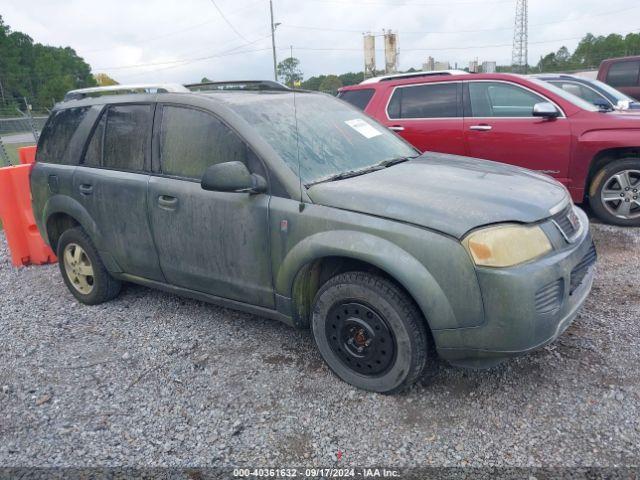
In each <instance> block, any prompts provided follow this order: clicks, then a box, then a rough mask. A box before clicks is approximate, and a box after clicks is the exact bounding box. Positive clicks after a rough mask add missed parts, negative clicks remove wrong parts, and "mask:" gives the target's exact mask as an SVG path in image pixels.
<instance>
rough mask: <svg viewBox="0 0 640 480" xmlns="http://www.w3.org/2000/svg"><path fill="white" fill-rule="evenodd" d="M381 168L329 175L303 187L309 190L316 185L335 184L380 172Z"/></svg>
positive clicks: (374, 167)
mask: <svg viewBox="0 0 640 480" xmlns="http://www.w3.org/2000/svg"><path fill="white" fill-rule="evenodd" d="M383 168H384V167H382V166H379V165H372V166H370V167H365V168H360V169H357V170H349V171H347V172H341V173H336V174H335V175H329V176H328V177H324V178H321V179H319V180H314V181H313V182H309V183H307V184H305V186H306V187H307V188H309V187H312V186H314V185H317V184H318V183H326V182H335V181H337V180H344V179H346V178H352V177H358V176H360V175H364V174H366V173H371V172H375V171H376V170H381V169H383Z"/></svg>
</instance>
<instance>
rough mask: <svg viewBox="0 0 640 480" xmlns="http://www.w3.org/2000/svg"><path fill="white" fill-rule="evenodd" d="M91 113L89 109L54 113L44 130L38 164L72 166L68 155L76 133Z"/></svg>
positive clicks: (74, 109) (72, 160) (77, 108)
mask: <svg viewBox="0 0 640 480" xmlns="http://www.w3.org/2000/svg"><path fill="white" fill-rule="evenodd" d="M88 112H89V107H76V108H67V109H64V110H58V111H56V112H53V113H52V114H51V116H50V117H49V120H47V123H46V125H45V126H44V128H43V129H42V134H41V135H40V142H39V143H38V151H37V152H38V153H37V157H38V158H37V160H38V162H43V163H57V164H63V165H72V164H73V163H75V160H74V159H72V158H70V156H69V155H68V150H69V144H70V143H71V139H72V138H73V135H74V133H75V132H76V130H77V129H78V127H79V126H80V124H81V123H82V121H83V120H84V118H85V117H86V115H87V113H88Z"/></svg>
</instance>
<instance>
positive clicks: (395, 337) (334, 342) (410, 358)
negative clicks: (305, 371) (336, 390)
mask: <svg viewBox="0 0 640 480" xmlns="http://www.w3.org/2000/svg"><path fill="white" fill-rule="evenodd" d="M311 326H312V331H313V336H314V339H315V341H316V344H317V346H318V349H319V350H320V354H321V355H322V358H323V359H324V360H325V362H327V364H328V365H329V368H331V370H332V371H333V372H334V373H335V374H336V375H338V377H340V378H341V379H342V380H344V381H345V382H347V383H350V384H351V385H353V386H355V387H358V388H361V389H363V390H369V391H373V392H379V393H387V394H389V393H395V392H398V391H400V390H403V389H405V388H406V387H408V386H410V385H411V384H413V383H414V382H415V381H416V380H417V379H418V378H419V377H420V374H421V373H422V370H423V369H424V366H425V363H426V360H427V331H426V328H425V324H424V320H423V318H422V315H421V314H420V311H419V310H418V308H417V307H416V305H415V304H414V302H413V301H412V299H411V298H410V297H408V296H407V294H406V293H405V292H403V291H402V290H401V289H400V288H399V287H398V286H397V285H396V284H394V283H393V282H391V281H389V280H387V279H386V278H384V277H381V276H379V275H373V274H370V273H364V272H347V273H342V274H340V275H337V276H335V277H333V278H331V279H330V280H329V281H327V282H326V283H325V284H324V285H323V286H322V287H321V288H320V290H319V291H318V293H317V294H316V297H315V300H314V305H313V312H312V318H311Z"/></svg>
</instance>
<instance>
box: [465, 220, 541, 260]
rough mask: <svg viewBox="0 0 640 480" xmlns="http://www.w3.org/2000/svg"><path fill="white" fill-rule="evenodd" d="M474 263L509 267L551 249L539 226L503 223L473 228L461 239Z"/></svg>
mask: <svg viewBox="0 0 640 480" xmlns="http://www.w3.org/2000/svg"><path fill="white" fill-rule="evenodd" d="M462 244H463V245H464V247H465V248H466V249H467V251H468V252H469V254H471V257H473V261H474V262H475V263H476V265H481V266H483V267H512V266H514V265H519V264H521V263H524V262H528V261H530V260H533V259H534V258H538V257H540V256H542V255H544V254H545V253H548V252H550V251H551V250H552V247H551V243H550V242H549V239H548V238H547V236H546V235H545V233H544V232H543V231H542V229H541V228H540V227H539V226H537V225H536V226H533V227H531V226H526V225H516V224H504V225H498V226H495V227H488V228H483V229H482V230H477V231H475V232H473V233H471V234H470V235H468V236H467V237H465V239H464V240H463V241H462Z"/></svg>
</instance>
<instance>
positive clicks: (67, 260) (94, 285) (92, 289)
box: [57, 227, 122, 305]
mask: <svg viewBox="0 0 640 480" xmlns="http://www.w3.org/2000/svg"><path fill="white" fill-rule="evenodd" d="M57 255H58V265H59V266H60V273H62V279H63V280H64V283H65V284H66V285H67V288H68V289H69V291H70V292H71V293H72V294H73V296H74V297H76V298H77V299H78V301H79V302H81V303H84V304H86V305H97V304H98V303H103V302H106V301H108V300H111V299H113V298H115V297H116V296H118V294H119V293H120V289H121V287H122V283H121V282H120V281H118V280H116V279H115V278H113V277H112V276H111V275H110V274H109V272H108V271H107V269H106V268H105V266H104V264H103V263H102V260H101V259H100V255H98V250H96V247H95V246H94V245H93V242H92V241H91V239H90V238H89V236H88V235H87V234H86V233H85V231H84V230H83V229H82V228H80V227H76V228H72V229H70V230H66V231H65V232H64V233H63V234H62V235H61V236H60V239H59V240H58V251H57Z"/></svg>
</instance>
